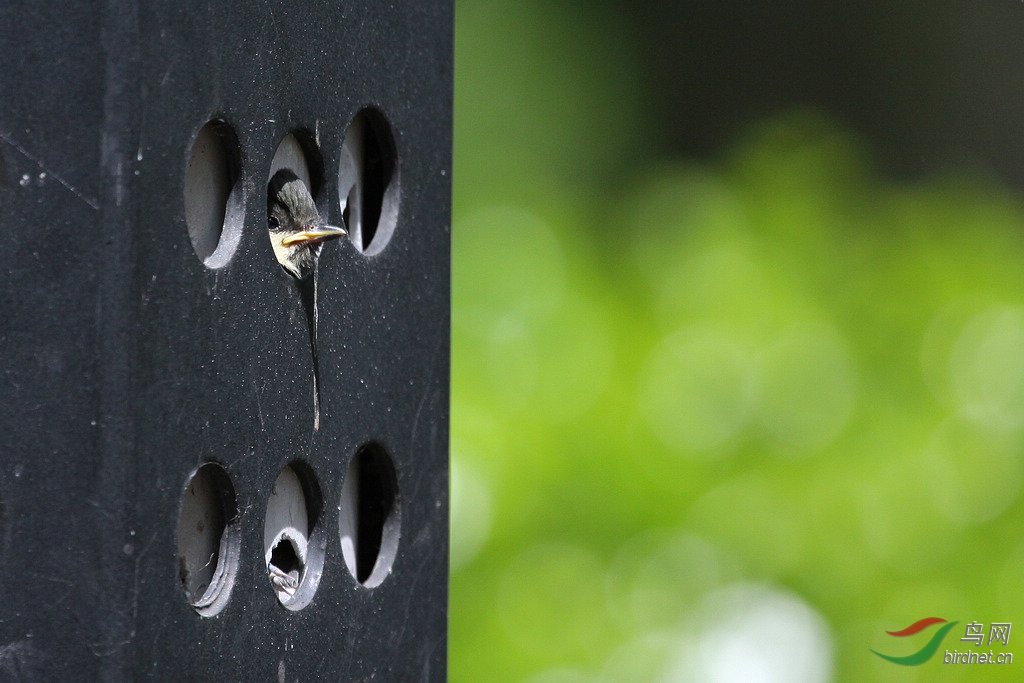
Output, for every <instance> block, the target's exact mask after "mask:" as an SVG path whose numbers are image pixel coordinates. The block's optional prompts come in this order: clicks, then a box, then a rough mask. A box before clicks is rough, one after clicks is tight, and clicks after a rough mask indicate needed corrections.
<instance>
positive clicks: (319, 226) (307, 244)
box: [267, 168, 346, 280]
mask: <svg viewBox="0 0 1024 683" xmlns="http://www.w3.org/2000/svg"><path fill="white" fill-rule="evenodd" d="M267 227H268V229H269V231H270V242H271V244H272V245H273V247H274V256H276V257H277V261H278V263H280V264H281V267H283V268H284V269H285V270H286V271H287V272H288V273H289V274H290V275H291V276H292V277H294V278H296V279H299V280H301V279H303V278H305V277H308V276H309V275H310V274H311V273H312V272H313V269H314V267H315V266H316V259H317V257H318V256H319V254H320V249H321V247H322V245H323V243H324V242H327V241H329V240H333V239H337V238H338V237H341V236H342V235H345V234H346V233H345V229H344V228H339V227H335V226H333V225H326V224H325V223H324V222H323V220H321V218H320V213H319V212H318V211H317V210H316V204H314V203H313V197H312V196H311V195H310V194H309V189H308V188H307V187H306V184H305V183H304V182H302V180H301V179H300V178H299V177H298V176H296V175H295V173H294V172H292V171H291V170H289V169H286V168H283V169H281V170H279V171H278V172H277V173H275V174H274V177H273V178H271V179H270V183H269V184H268V185H267Z"/></svg>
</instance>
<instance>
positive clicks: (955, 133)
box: [449, 0, 1024, 683]
mask: <svg viewBox="0 0 1024 683" xmlns="http://www.w3.org/2000/svg"><path fill="white" fill-rule="evenodd" d="M707 5H708V6H707V7H694V6H687V5H679V4H678V3H669V2H662V3H659V2H641V3H639V4H638V5H637V4H627V3H625V2H612V1H610V0H608V1H604V2H598V1H595V2H591V3H587V2H582V1H581V0H576V1H570V0H562V1H555V0H552V1H549V2H541V1H539V0H532V1H527V2H510V1H508V0H498V1H495V2H485V1H483V0H457V2H456V33H455V36H456V71H455V167H454V202H453V214H454V215H453V246H452V254H453V321H452V423H451V427H452V434H451V437H452V551H451V552H452V573H451V598H450V643H449V645H450V655H449V659H450V664H449V673H450V680H452V681H453V682H465V683H469V682H474V683H475V682H479V681H517V682H518V681H528V682H529V683H612V682H615V681H702V682H703V681H709V682H712V683H719V682H725V681H729V682H735V683H746V682H776V681H778V682H786V683H800V682H808V683H811V682H819V681H915V680H921V681H924V680H928V681H960V680H965V681H970V680H1022V679H1024V673H1020V671H1024V669H1022V667H1024V648H1020V650H1021V652H1020V659H1021V661H1020V662H1016V663H1014V664H1012V665H1009V666H1002V667H1000V666H988V667H984V666H979V665H974V666H950V665H943V663H942V661H941V659H942V655H943V649H956V650H960V651H963V650H966V649H971V646H970V644H969V643H964V642H961V641H960V640H959V637H960V636H962V635H963V633H964V632H963V630H962V628H961V627H959V626H958V627H955V628H954V629H953V631H951V632H950V635H949V636H947V638H946V641H945V642H944V644H943V648H940V650H939V653H938V655H936V657H935V658H933V660H931V661H929V662H927V663H925V664H924V665H922V666H919V667H900V666H896V665H894V664H891V663H889V662H886V661H883V660H882V659H880V658H879V657H876V656H875V655H873V654H871V652H870V650H869V649H876V650H879V651H881V652H885V653H888V654H893V655H905V654H909V653H911V652H913V651H914V650H916V649H918V648H919V647H920V646H921V645H923V644H924V642H926V641H927V639H928V636H929V635H930V632H929V634H923V635H918V636H916V637H908V638H903V639H899V638H893V637H891V636H888V635H886V634H885V631H886V630H895V629H900V628H903V627H905V626H907V625H908V624H910V623H911V622H913V621H916V620H917V619H920V618H922V617H926V616H939V617H944V618H946V619H948V620H950V621H952V620H959V621H960V622H961V624H965V623H967V622H969V621H978V622H982V623H983V624H985V625H986V626H985V628H986V633H987V628H988V624H990V623H991V622H1011V623H1015V624H1018V628H1024V501H1022V499H1021V498H1022V497H1021V482H1022V463H1024V440H1022V439H1024V202H1022V196H1021V194H1020V192H1019V190H1018V189H1015V188H1019V187H1021V186H1022V185H1024V168H1022V165H1021V164H1020V163H1019V162H1020V160H1021V159H1022V158H1024V140H1022V131H1024V125H1022V121H1024V103H1022V102H1021V97H1020V89H1021V86H1022V85H1024V71H1022V70H1021V68H1022V65H1024V54H1022V50H1024V39H1022V38H1024V5H1021V4H1020V3H1005V7H1000V8H985V9H977V8H971V9H970V10H967V9H964V8H961V7H959V6H955V5H954V4H953V3H951V2H947V3H944V4H943V3H939V4H935V3H929V4H925V3H922V2H917V1H916V0H915V1H914V2H907V3H901V4H899V5H898V6H895V5H894V4H892V3H889V4H886V3H877V2H875V3H867V4H864V5H858V7H856V8H853V7H850V8H847V9H845V10H843V9H836V8H831V9H829V8H819V7H818V6H817V5H815V4H812V3H810V2H795V3H790V4H788V5H787V6H786V7H778V6H777V4H772V3H760V2H752V1H750V2H745V3H744V2H734V1H730V2H724V3H717V4H712V3H708V4H707ZM979 13H980V14H979ZM1018 115H1019V116H1018ZM933 630H934V629H933ZM1020 638H1024V635H1021V636H1017V634H1016V633H1015V632H1012V633H1011V638H1010V642H1009V646H1008V647H1002V646H1000V645H996V646H995V647H990V646H988V645H986V646H985V647H983V648H979V649H980V650H984V651H988V650H989V649H993V650H995V651H997V652H998V651H1008V652H1014V650H1015V649H1017V648H1015V646H1016V644H1017V642H1018V640H1019V639H1020ZM1019 642H1021V643H1024V640H1020V641H1019Z"/></svg>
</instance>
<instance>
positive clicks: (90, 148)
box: [0, 0, 453, 681]
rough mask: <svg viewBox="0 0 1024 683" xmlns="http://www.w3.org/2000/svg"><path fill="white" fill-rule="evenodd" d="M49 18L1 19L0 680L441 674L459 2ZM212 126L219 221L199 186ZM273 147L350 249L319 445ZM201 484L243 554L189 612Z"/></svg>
mask: <svg viewBox="0 0 1024 683" xmlns="http://www.w3.org/2000/svg"><path fill="white" fill-rule="evenodd" d="M65 4H66V6H64V7H57V8H52V7H39V8H36V7H34V6H33V7H31V8H29V7H21V8H14V7H10V6H5V7H3V8H0V27H2V28H0V47H2V49H0V67H2V68H0V91H2V92H3V93H4V100H3V103H2V104H0V244H2V247H3V248H2V249H0V277H2V278H3V287H2V292H3V294H2V296H3V302H2V304H0V313H2V318H0V320H2V322H0V355H2V359H3V361H2V368H3V373H4V376H3V381H2V383H0V429H2V431H3V434H4V435H5V439H4V444H3V447H2V451H0V453H2V454H0V567H2V568H3V573H4V575H5V577H6V579H5V580H4V581H2V582H0V680H9V679H10V680H124V679H144V678H151V679H154V680H215V679H223V680H281V681H285V680H287V681H292V680H321V679H323V680H350V681H361V680H391V681H412V680H430V681H439V680H444V679H445V670H446V626H447V571H448V536H447V535H448V512H447V507H448V505H447V503H448V377H449V372H448V367H449V240H450V217H449V216H450V214H449V209H450V179H451V78H452V13H453V9H452V7H451V5H450V3H443V2H442V3H427V4H424V3H417V2H399V3H388V4H382V3H369V2H357V3H328V2H313V3H307V4H304V5H302V6H292V5H287V6H286V5H280V4H277V3H265V4H259V3H246V5H247V6H242V5H241V4H239V3H233V2H228V1H219V0H218V1H214V2H202V3H195V2H185V3H173V4H171V3H139V4H136V3H134V2H117V1H113V2H108V3H91V4H90V3H65ZM353 121H355V122H356V123H355V125H352V126H350V124H352V123H353ZM208 126H212V127H208ZM204 127H206V128H205V129H204ZM203 130H206V131H207V132H208V131H210V130H213V131H214V132H215V135H214V136H213V137H212V138H210V139H212V140H214V141H220V142H221V143H223V150H222V151H223V152H224V154H225V155H226V156H225V159H226V160H227V161H226V162H225V165H224V168H223V169H222V170H223V171H224V173H226V176H225V178H226V181H225V183H226V184H225V187H226V188H228V189H229V190H230V192H229V193H228V194H227V195H226V196H225V197H218V195H217V193H216V192H215V191H210V190H209V189H208V185H209V184H208V183H207V184H204V183H203V182H202V181H201V180H200V181H196V179H195V176H190V171H189V167H190V162H191V163H192V164H193V166H195V165H196V163H197V162H196V159H197V157H196V154H197V152H196V149H195V148H194V147H193V145H194V143H196V141H197V137H198V138H199V139H203V138H202V133H201V131H203ZM289 135H291V136H292V137H291V138H289V139H290V140H292V141H297V143H298V144H297V145H293V147H294V149H295V150H299V152H300V156H301V157H302V159H303V160H304V163H305V164H306V166H307V167H308V182H309V185H310V190H311V192H312V194H313V197H314V200H315V202H316V205H317V208H318V209H319V212H320V214H321V216H322V217H323V218H324V220H325V221H326V222H328V223H331V224H333V225H340V224H341V223H342V222H346V223H347V225H348V228H349V231H350V233H352V239H347V238H342V239H339V240H336V241H333V242H329V243H326V244H325V245H324V247H323V251H322V253H321V255H320V258H319V265H318V273H317V286H318V294H317V304H318V324H319V341H318V347H319V348H318V360H319V363H318V365H319V374H320V385H321V386H320V391H321V405H320V421H319V426H318V428H315V427H314V418H313V392H312V367H313V362H312V357H311V350H310V340H309V327H308V323H307V319H306V316H305V314H304V308H303V303H302V300H301V297H300V293H299V288H298V287H297V286H296V282H295V281H294V280H293V279H292V278H291V277H290V276H289V275H287V274H286V273H285V272H284V270H283V269H282V268H281V267H280V265H278V262H277V261H276V260H275V257H274V253H273V249H272V247H271V242H270V239H269V238H268V233H267V181H268V179H269V176H270V171H271V167H272V163H274V159H275V152H277V151H278V150H279V146H281V145H282V141H285V143H284V144H285V146H287V145H288V144H289V143H288V142H287V141H286V137H287V136H289ZM286 157H287V155H286ZM285 160H286V162H287V158H286V159H285ZM217 168H219V167H217ZM214 175H216V174H214ZM200 177H201V178H202V177H204V176H202V174H200ZM196 183H198V184H196ZM214 184H215V183H214ZM353 184H354V185H353ZM187 191H192V192H193V193H198V195H199V196H200V200H198V201H199V202H200V204H201V205H202V206H206V205H212V206H214V208H216V206H217V205H218V202H219V205H220V207H221V211H222V213H223V215H224V216H225V220H224V221H223V231H222V232H221V233H220V234H219V235H218V234H213V235H212V236H210V235H207V236H206V237H205V238H204V237H203V236H202V235H199V236H198V237H197V233H196V230H195V229H194V228H193V226H191V225H190V224H189V220H187V218H186V201H185V199H184V198H185V195H186V192H187ZM215 222H219V219H218V221H215ZM203 239H207V242H208V245H207V246H211V247H215V249H213V250H212V253H208V252H207V251H204V248H205V247H204V243H203ZM218 239H219V241H218ZM197 240H198V243H197ZM207 463H215V464H216V466H217V468H218V469H217V471H218V472H222V473H224V474H226V478H227V480H228V481H229V483H230V487H231V488H232V489H233V501H232V502H233V505H234V507H231V506H228V507H226V508H224V510H226V511H227V512H226V517H225V519H224V524H225V525H226V531H225V535H224V538H230V539H233V541H232V543H234V545H231V544H230V543H227V542H226V541H222V542H220V544H219V545H218V544H217V543H216V539H215V542H214V546H213V547H214V551H213V552H211V554H210V560H209V561H208V562H207V563H205V564H207V565H209V568H210V570H212V569H213V568H215V567H219V569H218V571H220V572H221V574H222V575H223V576H221V579H222V580H223V582H224V583H225V586H226V588H225V592H223V593H222V594H221V601H220V604H219V606H218V607H217V609H216V610H215V612H216V613H215V614H206V615H204V614H202V613H201V612H202V611H203V610H202V609H201V605H194V604H191V603H197V602H201V599H200V598H201V595H199V594H190V593H187V592H186V590H185V586H186V585H188V580H189V577H195V576H199V574H200V573H201V572H203V571H205V570H206V567H205V566H204V563H203V562H199V563H198V564H197V563H195V562H194V558H189V557H187V555H188V552H187V551H183V550H182V547H183V546H182V543H183V541H182V538H183V536H182V534H183V533H185V534H186V535H188V534H191V535H192V536H196V535H197V534H198V536H197V537H201V538H206V536H203V534H209V533H211V532H210V531H209V530H208V529H206V528H205V524H206V521H208V518H207V517H201V516H200V517H194V518H193V517H189V516H188V513H187V512H183V505H186V501H187V500H188V497H189V496H190V495H194V494H195V491H196V490H199V489H198V488H195V487H193V488H189V486H190V484H189V482H190V481H195V480H190V477H193V475H196V474H197V472H201V471H203V470H199V468H200V467H202V466H203V465H205V464H207ZM286 469H288V470H289V471H290V472H293V473H295V474H296V475H297V480H298V481H299V482H300V483H301V487H300V488H296V489H294V491H291V490H286V489H285V488H284V487H283V486H282V484H281V482H282V481H284V479H281V477H282V473H283V472H284V471H285V470H286ZM217 481H219V480H217ZM360 482H361V483H360ZM217 490H218V491H220V489H217ZM288 491H291V493H288ZM296 491H298V492H299V493H295V492H296ZM353 491H354V493H353ZM293 494H294V495H298V497H299V499H300V502H301V505H299V507H301V508H302V509H303V510H304V512H305V513H308V514H306V515H305V516H304V517H303V521H302V522H301V523H300V522H299V521H295V522H294V525H295V526H296V527H302V529H303V531H304V532H305V537H304V539H303V541H302V542H301V543H300V544H299V545H302V544H305V543H307V542H308V549H307V548H306V546H305V545H303V547H302V549H301V550H300V551H298V552H299V554H300V555H303V554H305V555H306V556H305V557H303V558H300V559H301V560H302V561H301V562H300V563H299V567H300V570H301V571H300V574H301V583H300V585H299V587H298V589H297V591H296V602H294V603H293V604H290V605H286V604H282V601H284V602H287V599H286V598H281V597H280V595H279V594H277V593H275V588H274V585H273V584H272V581H271V576H272V572H271V573H270V575H268V569H269V568H270V565H269V563H270V562H271V560H270V559H269V558H270V555H271V552H270V546H269V545H268V541H267V538H268V533H270V532H269V531H268V529H270V527H271V526H272V524H273V520H274V519H276V517H275V516H274V515H273V514H270V513H269V512H268V510H269V509H270V508H269V507H268V505H271V503H272V499H276V498H275V497H277V496H281V497H283V496H285V495H293ZM271 507H272V506H271ZM185 509H188V508H187V505H186V508H185ZM306 517H308V519H306ZM289 519H292V518H289ZM182 520H187V522H188V525H189V529H188V530H186V531H183V530H182V529H183V527H182V526H181V524H182V523H183V522H182ZM193 522H195V523H194V524H193ZM289 523H291V522H289ZM302 524H305V525H306V526H304V527H303V526H302ZM271 531H272V530H271ZM353 539H354V545H353ZM197 543H198V541H197ZM346 543H348V546H346V545H345V544H346ZM186 546H187V542H186ZM282 547H285V546H274V552H275V553H277V552H278V551H280V550H281V548H282ZM296 547H298V546H296ZM346 548H347V549H346ZM346 552H347V553H348V555H346ZM353 553H354V555H353ZM280 557H281V556H280V555H279V554H274V558H275V559H274V560H273V561H274V562H278V563H282V565H283V564H284V563H285V562H286V560H281V559H279V558H280ZM293 559H294V557H293ZM350 567H352V570H350ZM229 570H230V571H229ZM229 574H230V576H228V575H229ZM218 576H219V575H218ZM224 577H227V578H224ZM215 580H216V579H215ZM200 583H205V582H200V581H198V579H193V588H196V586H197V585H199V584H200ZM196 590H198V591H199V593H202V590H201V589H199V588H196ZM298 598H301V600H300V599H298ZM299 603H302V604H301V605H300V604H299ZM208 612H209V610H208Z"/></svg>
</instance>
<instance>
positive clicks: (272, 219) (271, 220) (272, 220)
mask: <svg viewBox="0 0 1024 683" xmlns="http://www.w3.org/2000/svg"><path fill="white" fill-rule="evenodd" d="M267 223H268V224H269V225H270V229H271V230H274V229H276V228H280V227H281V221H280V220H278V218H277V216H273V215H271V216H267Z"/></svg>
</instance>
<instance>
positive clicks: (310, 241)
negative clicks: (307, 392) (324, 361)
mask: <svg viewBox="0 0 1024 683" xmlns="http://www.w3.org/2000/svg"><path fill="white" fill-rule="evenodd" d="M267 229H268V230H269V231H270V243H271V245H273V247H274V256H276V257H277V261H278V263H280V264H281V267H282V268H284V270H285V272H287V273H288V274H289V275H291V276H292V278H293V279H294V280H295V283H296V286H297V287H298V288H299V294H300V296H301V298H302V305H303V308H305V310H306V319H307V321H308V322H309V344H310V348H311V350H312V353H313V429H314V431H315V430H318V429H320V362H319V360H318V359H317V350H316V349H317V347H316V344H317V307H316V299H317V291H316V290H317V283H316V264H317V259H318V258H319V257H320V251H321V250H322V249H323V245H324V243H325V242H329V241H331V240H334V239H337V238H339V237H341V236H343V235H345V234H346V232H345V228H339V227H335V226H333V225H327V224H326V223H325V222H324V221H323V220H322V219H321V218H320V212H319V211H317V209H316V204H314V203H313V197H312V196H311V195H310V193H309V188H307V187H306V184H305V183H304V182H302V180H301V179H300V178H299V177H298V176H297V175H295V173H294V172H293V171H291V170H289V169H286V168H283V169H281V170H279V171H278V172H277V173H275V174H274V177H273V178H271V179H270V182H269V183H268V184H267Z"/></svg>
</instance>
